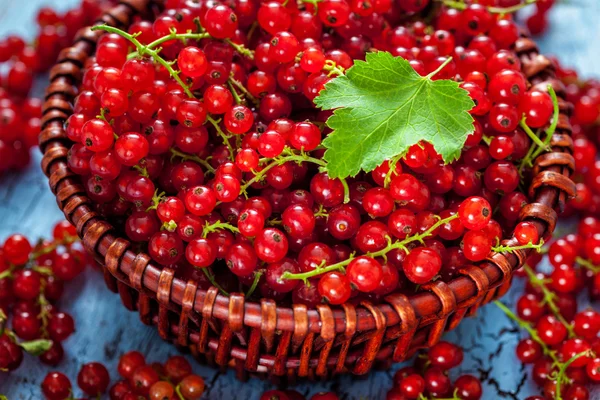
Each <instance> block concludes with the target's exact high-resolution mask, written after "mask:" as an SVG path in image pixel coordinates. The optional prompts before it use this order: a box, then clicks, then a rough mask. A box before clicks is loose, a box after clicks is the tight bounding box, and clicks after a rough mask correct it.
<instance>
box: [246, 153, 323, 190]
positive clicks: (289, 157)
mask: <svg viewBox="0 0 600 400" xmlns="http://www.w3.org/2000/svg"><path fill="white" fill-rule="evenodd" d="M267 162H268V163H269V164H267V165H266V166H265V167H263V168H262V169H261V170H260V171H257V172H256V173H255V174H254V176H253V177H252V179H250V180H249V181H247V182H246V183H245V184H244V185H242V187H241V188H240V192H241V193H243V194H244V195H246V196H247V190H248V188H249V187H250V186H252V185H253V184H255V183H256V182H260V181H262V180H263V179H264V178H265V176H266V174H267V172H269V170H270V169H271V168H274V167H276V166H278V165H282V164H285V163H286V162H297V163H302V162H310V163H313V164H316V165H318V166H320V167H325V166H326V165H327V163H326V162H325V161H323V160H320V159H318V158H314V157H311V156H309V155H308V154H307V153H305V152H303V151H300V152H295V151H294V150H292V149H291V148H289V147H287V146H286V147H285V148H284V149H283V151H282V152H281V154H280V155H278V156H277V157H275V158H261V159H260V160H259V164H264V163H267Z"/></svg>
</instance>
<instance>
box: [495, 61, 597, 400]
mask: <svg viewBox="0 0 600 400" xmlns="http://www.w3.org/2000/svg"><path fill="white" fill-rule="evenodd" d="M555 67H556V71H557V75H558V76H559V77H560V78H561V80H562V81H563V83H564V84H565V86H566V92H567V99H568V100H569V101H570V102H571V103H573V104H574V105H575V107H574V112H573V114H572V116H571V123H572V126H573V139H574V143H575V146H574V153H573V156H574V158H575V172H576V174H575V176H574V180H575V181H576V182H577V196H576V197H575V198H574V199H571V200H570V201H569V202H568V203H567V206H568V207H567V210H566V211H565V213H564V214H565V215H574V216H577V217H579V221H578V225H577V227H576V229H572V230H570V231H571V232H570V233H569V234H567V235H565V236H563V237H558V238H557V239H556V240H554V241H553V242H552V243H551V244H550V246H549V247H548V249H547V254H548V261H549V264H550V268H547V267H544V266H543V264H541V263H540V261H541V259H542V256H541V255H540V254H534V255H532V256H531V257H530V258H529V260H528V261H527V265H526V266H525V267H524V268H523V269H522V270H520V271H518V272H517V273H516V275H517V276H523V277H525V278H526V285H525V290H524V293H523V294H522V295H521V296H520V297H518V299H517V302H516V306H515V312H513V311H511V310H510V309H509V308H508V307H506V306H505V305H503V304H501V303H497V305H498V306H499V307H500V308H501V309H502V310H503V311H504V312H505V313H506V314H507V316H508V317H510V318H511V319H513V320H514V321H515V322H516V323H517V325H518V326H519V328H520V329H522V330H523V331H525V332H527V334H528V336H527V337H525V338H523V339H522V340H520V341H519V343H518V344H517V346H516V349H515V350H516V356H517V359H518V360H519V361H520V362H522V363H523V364H526V365H530V366H531V367H530V368H531V369H530V370H529V375H530V377H531V378H532V379H533V381H534V382H535V383H536V384H537V385H538V386H539V387H540V388H541V392H542V396H531V397H528V398H527V399H526V400H544V399H547V400H553V399H564V400H567V399H569V400H575V399H589V398H590V389H592V388H593V389H596V387H597V385H598V383H599V382H600V358H598V356H599V355H600V337H599V336H598V334H599V333H600V313H598V311H597V310H595V309H594V308H591V307H589V304H590V303H591V304H592V305H594V303H593V302H596V301H598V299H600V267H599V265H600V256H599V255H600V219H599V217H600V186H598V182H599V181H598V176H599V175H600V172H599V171H600V162H598V161H596V154H597V143H598V138H599V135H598V124H597V122H598V118H599V117H600V97H599V96H598V94H597V93H598V90H599V89H600V84H599V83H598V82H597V81H595V80H587V81H584V80H580V79H579V78H578V76H577V73H576V72H575V71H573V70H569V69H565V68H563V67H561V66H560V64H559V63H558V61H555ZM544 252H546V251H544ZM592 385H594V387H592Z"/></svg>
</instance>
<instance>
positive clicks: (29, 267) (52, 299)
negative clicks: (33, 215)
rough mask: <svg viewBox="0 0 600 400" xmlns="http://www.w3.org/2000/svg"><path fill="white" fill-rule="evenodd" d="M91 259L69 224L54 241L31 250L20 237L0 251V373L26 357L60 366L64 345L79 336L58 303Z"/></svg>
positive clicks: (58, 231) (55, 234)
mask: <svg viewBox="0 0 600 400" xmlns="http://www.w3.org/2000/svg"><path fill="white" fill-rule="evenodd" d="M88 260H89V256H88V254H87V252H86V251H85V249H84V248H83V246H82V245H81V243H80V242H79V241H78V238H77V232H76V231H75V228H73V226H72V225H71V224H69V223H68V222H67V221H63V222H60V223H58V224H57V225H56V226H55V227H54V231H53V239H52V240H41V241H39V242H38V243H37V244H36V245H34V246H32V245H31V244H30V242H29V240H28V239H27V238H26V237H25V236H23V235H19V234H15V235H12V236H10V237H8V238H7V239H6V241H5V242H4V244H3V245H2V246H0V371H12V370H14V369H17V368H18V367H19V366H20V365H21V362H22V361H23V351H25V352H28V353H31V354H33V355H36V356H39V358H40V361H41V362H42V363H44V364H48V365H56V364H58V363H59V362H60V361H61V360H62V358H63V348H62V345H61V342H63V341H64V340H65V339H67V338H68V337H69V336H70V335H71V334H72V333H73V332H74V330H75V323H74V321H73V318H72V317H71V316H70V315H69V314H68V313H66V312H61V311H60V310H58V308H57V307H56V305H55V303H56V302H57V301H58V300H59V299H60V298H61V297H62V294H63V290H64V282H68V281H71V280H73V279H74V278H75V277H77V275H79V274H80V273H81V272H82V270H83V269H84V268H85V266H86V264H87V263H88Z"/></svg>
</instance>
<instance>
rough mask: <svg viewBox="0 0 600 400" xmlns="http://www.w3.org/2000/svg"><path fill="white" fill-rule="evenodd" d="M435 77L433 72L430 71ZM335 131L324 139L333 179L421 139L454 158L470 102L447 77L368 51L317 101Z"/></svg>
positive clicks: (468, 123)
mask: <svg viewBox="0 0 600 400" xmlns="http://www.w3.org/2000/svg"><path fill="white" fill-rule="evenodd" d="M432 75H433V74H432ZM315 104H316V105H317V106H319V107H320V108H322V109H324V110H333V109H335V111H334V113H333V115H332V116H331V117H330V118H329V119H328V120H327V125H328V126H329V127H330V128H331V129H333V132H332V133H331V134H330V135H329V136H327V138H325V140H324V141H323V144H324V145H325V147H326V148H327V151H326V152H325V156H324V157H325V161H327V167H326V168H327V172H328V173H329V175H330V176H331V177H334V178H345V177H348V176H355V175H356V174H358V173H359V172H360V170H364V171H366V172H369V171H372V170H373V169H375V167H377V166H378V165H380V164H381V163H383V162H384V161H385V160H387V159H390V158H392V157H394V156H397V155H402V154H405V153H406V151H407V150H408V148H409V147H410V146H412V145H414V144H416V143H418V142H420V141H422V140H425V141H428V142H430V143H432V144H433V147H434V148H435V150H436V151H437V152H438V153H439V154H440V155H441V156H442V158H443V159H444V161H445V162H446V163H449V162H451V161H453V160H456V159H458V157H459V156H460V152H461V149H462V147H463V145H464V143H465V140H466V139H467V136H469V135H470V134H471V133H472V132H473V130H474V127H473V118H472V117H471V115H470V114H469V110H471V108H473V106H474V103H473V101H472V100H471V98H470V97H469V95H468V93H467V91H466V90H463V89H461V88H460V87H459V86H458V83H457V82H454V81H451V80H436V81H433V80H431V76H427V77H422V76H420V75H419V74H417V73H416V72H415V70H414V69H413V68H412V67H411V66H410V64H409V63H408V61H406V60H405V59H403V58H400V57H394V56H392V55H391V54H390V53H387V52H377V53H368V54H367V57H366V61H355V63H354V66H353V67H352V68H350V69H349V70H348V71H347V73H346V75H342V76H339V77H337V78H335V79H333V80H332V81H330V82H329V83H327V84H326V85H325V88H324V90H322V91H321V93H320V95H319V96H318V97H317V98H316V99H315Z"/></svg>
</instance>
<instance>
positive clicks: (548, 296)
mask: <svg viewBox="0 0 600 400" xmlns="http://www.w3.org/2000/svg"><path fill="white" fill-rule="evenodd" d="M523 269H524V270H525V273H527V277H528V278H529V282H531V284H532V285H533V286H534V287H536V288H539V289H540V290H541V291H542V295H543V296H544V299H543V300H542V304H545V305H547V306H548V308H549V309H550V311H552V314H554V316H555V317H556V319H557V320H558V321H560V323H561V324H563V325H564V327H565V328H566V329H567V332H568V333H569V337H571V338H574V337H575V336H576V335H575V331H574V330H573V325H571V324H569V323H568V322H567V320H565V318H564V317H563V316H562V314H561V312H560V309H559V307H558V305H557V304H556V302H555V300H556V293H554V292H553V291H551V290H550V289H548V287H547V286H546V282H547V281H546V280H544V279H540V278H538V277H537V276H536V274H535V272H534V271H533V270H532V269H531V268H530V267H529V266H528V265H525V266H523Z"/></svg>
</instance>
